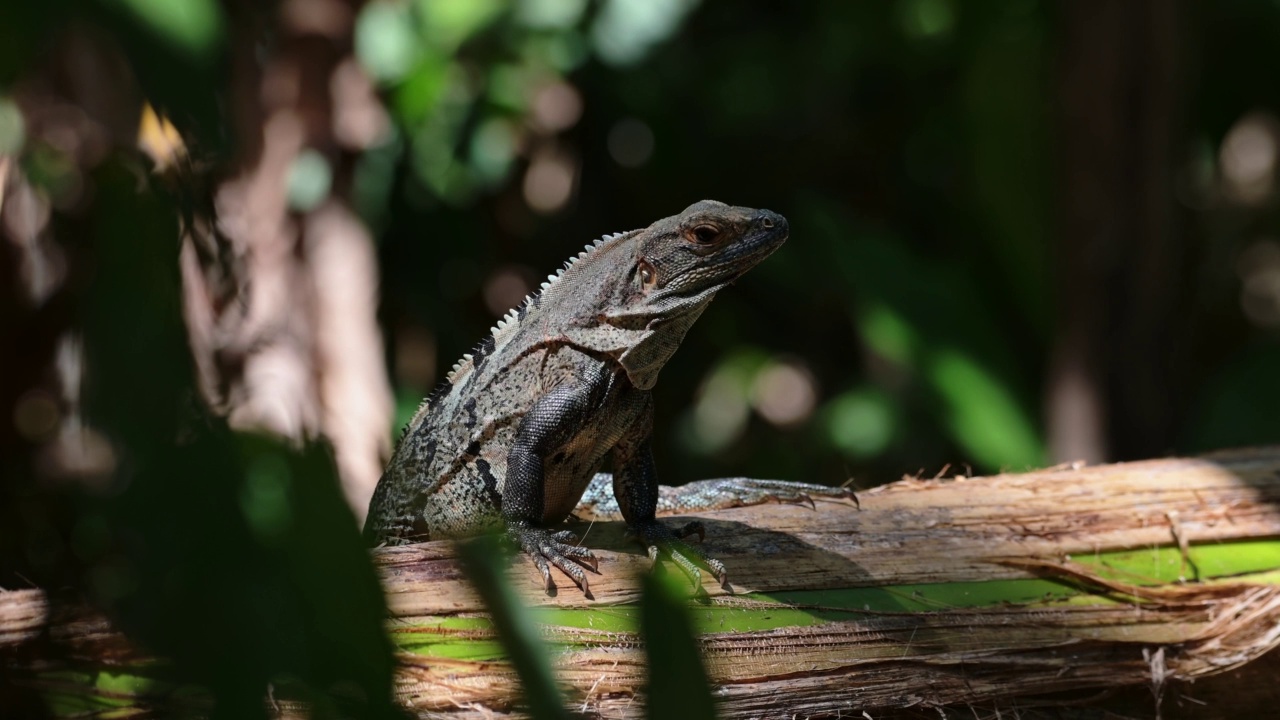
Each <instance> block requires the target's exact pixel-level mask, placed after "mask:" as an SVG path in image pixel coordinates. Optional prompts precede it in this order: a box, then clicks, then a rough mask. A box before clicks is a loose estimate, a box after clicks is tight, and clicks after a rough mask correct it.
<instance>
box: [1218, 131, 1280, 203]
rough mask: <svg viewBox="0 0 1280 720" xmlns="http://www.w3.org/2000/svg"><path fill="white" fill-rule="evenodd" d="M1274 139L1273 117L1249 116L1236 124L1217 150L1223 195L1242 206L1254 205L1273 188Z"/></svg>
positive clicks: (1275, 136) (1275, 135) (1275, 138)
mask: <svg viewBox="0 0 1280 720" xmlns="http://www.w3.org/2000/svg"><path fill="white" fill-rule="evenodd" d="M1278 146H1280V141H1278V140H1277V121H1276V118H1275V117H1274V116H1272V115H1270V114H1267V113H1260V112H1256V113H1250V114H1248V115H1245V116H1244V117H1242V118H1240V119H1239V120H1237V121H1236V124H1235V125H1233V126H1232V127H1231V129H1230V130H1228V131H1227V134H1226V137H1224V138H1223V139H1222V146H1221V147H1220V148H1219V149H1218V166H1219V169H1220V171H1221V174H1222V183H1223V194H1224V195H1225V196H1226V197H1227V198H1228V199H1231V200H1233V201H1235V202H1238V203H1240V204H1244V205H1256V204H1259V203H1261V202H1263V201H1265V200H1266V199H1267V198H1268V197H1270V196H1271V193H1272V191H1273V190H1274V189H1275V175H1276V151H1277V147H1278Z"/></svg>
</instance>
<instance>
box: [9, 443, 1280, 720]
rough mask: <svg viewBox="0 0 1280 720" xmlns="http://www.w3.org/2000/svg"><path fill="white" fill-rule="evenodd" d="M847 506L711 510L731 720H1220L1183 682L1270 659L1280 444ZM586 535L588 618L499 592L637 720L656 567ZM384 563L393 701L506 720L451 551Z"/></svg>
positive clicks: (24, 602) (13, 611) (617, 542)
mask: <svg viewBox="0 0 1280 720" xmlns="http://www.w3.org/2000/svg"><path fill="white" fill-rule="evenodd" d="M859 499H860V503H861V508H860V509H859V508H858V507H857V506H855V505H854V504H853V503H846V502H835V501H828V502H823V501H818V502H817V503H816V507H815V508H810V507H808V506H802V505H776V504H771V505H761V506H755V507H745V508H736V509H732V510H724V511H717V512H707V513H702V514H701V515H700V518H701V519H702V520H703V521H704V522H705V524H706V526H707V531H708V532H707V539H706V547H707V549H708V551H709V552H710V554H712V555H714V556H716V557H718V558H720V559H721V560H723V561H724V562H725V564H726V565H727V566H728V567H729V571H730V576H731V580H732V583H733V593H730V592H727V591H726V590H724V589H722V588H720V587H718V586H717V585H716V584H715V583H714V581H712V580H709V579H708V580H707V581H706V584H705V585H704V588H703V589H704V590H705V597H702V598H701V600H700V601H698V602H695V603H694V604H693V605H692V610H691V613H692V615H693V618H694V622H695V625H696V627H697V628H698V630H699V632H700V633H701V635H700V642H701V645H702V648H703V651H704V661H705V663H706V666H707V669H708V671H709V674H710V676H711V678H712V680H713V682H714V683H715V684H716V687H717V692H716V694H717V698H718V701H719V703H720V706H719V708H720V713H721V714H722V716H723V717H726V718H736V717H742V718H747V717H762V716H763V717H791V716H793V715H794V716H796V717H811V716H822V717H827V716H837V715H840V716H844V717H859V716H862V713H868V714H869V715H870V716H871V717H877V718H878V717H884V716H886V715H895V714H899V713H903V712H907V713H916V714H918V713H920V712H921V710H922V709H926V708H944V707H946V706H950V705H956V706H960V707H964V706H970V707H971V708H986V709H989V710H996V711H1000V710H1009V709H1016V710H1017V711H1018V712H1019V713H1021V715H1020V716H1021V717H1037V716H1041V717H1043V716H1057V715H1055V714H1053V713H1056V712H1057V711H1056V710H1053V709H1052V708H1053V707H1055V706H1061V704H1062V703H1063V702H1064V698H1066V699H1068V700H1070V701H1072V702H1073V703H1074V702H1076V701H1078V700H1079V699H1081V698H1091V697H1093V696H1094V695H1095V694H1096V693H1099V692H1102V691H1107V690H1113V689H1118V688H1125V687H1129V688H1134V687H1138V688H1143V689H1142V690H1141V693H1140V694H1138V695H1136V696H1135V695H1133V693H1132V691H1130V694H1129V695H1128V696H1125V695H1124V693H1123V692H1122V693H1121V696H1120V698H1121V700H1116V699H1115V698H1112V699H1111V700H1110V701H1108V700H1105V699H1104V700H1102V701H1097V702H1094V704H1100V705H1101V706H1103V707H1114V706H1113V705H1110V704H1109V703H1112V702H1122V701H1123V703H1122V704H1127V705H1126V706H1128V705H1133V704H1134V703H1137V704H1138V705H1139V706H1143V705H1145V706H1144V707H1139V708H1138V710H1137V712H1139V713H1140V714H1143V715H1153V714H1157V713H1163V715H1164V716H1166V717H1172V716H1178V715H1179V714H1180V713H1186V715H1187V716H1194V717H1206V716H1216V715H1218V714H1219V713H1216V712H1214V708H1213V707H1206V706H1205V705H1204V700H1202V699H1201V697H1202V695H1203V694H1202V693H1201V692H1199V688H1201V687H1205V686H1202V685H1197V686H1194V687H1192V686H1188V685H1186V683H1187V682H1189V681H1193V680H1195V679H1197V678H1203V677H1206V676H1209V675H1214V674H1218V673H1223V672H1226V671H1231V670H1235V669H1238V668H1241V667H1243V666H1245V665H1246V664H1248V663H1250V662H1251V661H1253V660H1255V659H1257V658H1259V657H1261V656H1263V655H1264V654H1266V653H1267V652H1268V651H1269V650H1271V649H1273V648H1275V647H1276V646H1277V645H1278V644H1280V540H1277V539H1276V538H1278V537H1280V447H1272V448H1258V449H1252V450H1239V451H1231V452H1224V453H1219V454H1215V455H1210V456H1206V457H1203V458H1198V459H1169V460H1152V461H1147V462H1138V463H1127V464H1119V465H1105V466H1096V467H1058V468H1052V469H1048V470H1043V471H1038V472H1033V473H1026V474H1020V475H998V476H993V477H983V478H964V477H956V478H935V479H930V480H921V479H914V478H905V479H903V480H902V481H900V482H897V483H893V484H891V485H887V486H884V487H880V488H876V489H874V490H871V491H868V492H865V493H862V494H861V496H860V498H859ZM578 531H579V534H580V535H585V542H586V544H588V545H590V546H591V547H593V548H599V550H597V554H598V556H599V558H600V565H599V568H600V573H601V574H600V575H598V576H592V592H593V594H594V600H588V599H586V598H585V597H584V596H583V594H582V593H581V592H580V591H579V590H577V589H576V588H574V587H572V586H571V585H568V583H567V581H564V582H561V586H562V587H561V589H560V592H559V593H558V594H557V595H556V596H554V597H549V596H546V595H544V594H542V593H541V591H540V578H539V577H538V576H537V573H536V571H534V570H533V568H532V565H531V564H530V563H527V562H523V561H519V562H516V563H515V564H514V566H513V567H512V569H511V577H512V579H513V583H514V585H515V586H516V588H517V590H519V591H522V592H523V594H524V595H525V597H526V598H527V602H528V604H529V605H530V606H532V612H533V613H534V615H535V617H536V619H537V620H538V621H539V622H540V623H542V625H543V627H544V629H545V636H546V638H547V640H548V641H549V642H550V644H551V645H552V646H553V647H554V648H555V649H556V654H555V657H556V664H557V670H558V673H559V677H560V679H561V681H562V683H563V684H564V685H565V687H566V689H567V690H568V692H569V693H570V697H571V698H572V702H573V703H574V707H575V708H576V709H578V710H580V711H582V712H583V713H584V714H585V715H587V716H589V717H630V716H636V715H639V714H640V713H641V710H642V707H643V701H642V698H640V697H639V694H640V690H641V687H642V685H643V683H644V666H643V657H644V656H643V652H642V650H641V649H640V648H639V647H638V646H637V636H636V634H635V629H636V623H637V617H638V613H637V612H636V607H635V602H636V600H637V584H636V582H635V578H634V576H635V574H636V573H639V572H644V571H646V569H647V566H648V560H647V559H646V558H645V557H644V555H643V554H642V553H641V552H639V550H638V548H635V547H633V546H631V545H629V544H628V543H627V542H626V541H625V539H624V538H623V527H622V526H621V524H620V523H611V522H610V523H596V524H594V525H591V526H583V527H579V528H578ZM373 557H374V561H375V563H376V564H377V566H378V567H379V569H380V571H381V573H382V576H383V579H384V584H385V587H386V590H387V598H388V603H389V607H390V611H391V615H392V619H391V621H390V623H389V624H388V629H389V631H390V632H391V633H392V634H393V636H394V637H395V640H396V642H397V644H398V645H399V647H400V649H401V652H400V660H401V669H400V671H399V681H398V693H399V700H400V701H401V702H402V703H403V704H405V705H406V706H408V707H410V708H412V709H413V710H415V711H416V712H417V713H418V714H419V716H429V715H435V714H440V715H448V716H450V717H455V716H456V717H485V716H492V715H493V714H501V713H504V712H510V711H512V710H513V708H514V706H515V704H516V703H517V701H518V697H519V690H518V683H517V681H516V679H515V677H514V675H513V673H512V672H511V670H510V668H509V666H507V665H506V663H505V662H504V661H503V660H502V658H501V651H500V649H499V648H498V645H497V643H495V642H494V636H493V633H492V631H491V629H490V626H489V624H488V622H487V620H486V619H485V618H484V616H483V608H482V607H481V606H480V604H479V602H478V601H477V599H476V595H475V594H474V593H473V592H472V590H471V588H470V587H469V586H468V584H467V583H466V582H465V580H464V579H463V577H462V574H461V572H460V570H459V568H458V565H457V563H456V562H455V555H454V551H453V548H452V546H451V545H450V544H448V543H443V542H432V543H425V544H421V545H413V546H407V547H398V548H385V549H380V550H377V551H375V552H374V555H373ZM669 571H670V572H676V571H675V570H674V569H671V570H669ZM43 607H44V605H43V597H42V595H41V593H40V592H38V591H34V590H29V591H17V592H9V593H0V651H4V652H3V655H2V656H4V657H10V658H13V657H18V655H17V654H15V653H14V652H10V651H12V650H13V649H14V648H15V647H16V646H18V645H19V644H20V643H23V642H24V641H26V640H29V639H30V638H32V637H34V636H35V635H36V634H37V633H38V632H39V629H40V628H41V627H42V625H43V624H44V623H45V622H46V619H45V618H44V616H43V615H44V611H43ZM49 638H50V639H51V640H52V641H53V642H54V643H58V644H60V645H63V646H64V649H65V650H67V651H68V652H69V654H70V656H72V657H77V658H85V659H88V660H91V661H92V662H93V663H96V665H97V666H98V667H101V668H104V669H105V668H108V667H111V666H115V667H113V669H112V673H113V676H114V677H116V678H119V677H120V675H121V673H125V674H127V673H128V670H127V668H128V667H135V668H136V667H137V666H136V664H135V663H137V662H138V661H140V660H144V659H145V658H142V657H139V656H138V655H137V654H136V653H134V652H133V651H131V650H130V649H129V647H128V644H127V642H126V641H125V640H124V638H122V637H121V636H119V635H118V634H116V633H114V632H113V631H111V629H110V628H109V627H108V626H107V624H106V623H105V621H103V620H101V619H99V618H96V617H95V616H94V615H93V614H92V613H88V612H86V613H85V614H84V615H80V616H78V617H67V618H55V619H54V620H53V622H52V626H51V628H50V632H49ZM1275 657H1276V654H1275V653H1272V655H1271V656H1270V658H1269V662H1271V663H1272V666H1274V663H1275ZM26 660H27V661H28V663H29V664H28V665H26V666H25V667H23V668H22V670H23V672H24V676H23V677H24V679H23V680H22V682H24V683H31V684H35V685H37V686H39V687H41V688H43V690H44V691H45V692H46V693H48V694H59V693H61V694H63V695H65V694H67V693H78V695H79V696H80V698H81V700H82V701H83V702H82V704H81V707H85V706H86V705H85V704H84V703H89V702H90V701H91V700H93V699H95V698H97V699H99V700H102V701H103V702H105V701H106V699H107V693H106V691H105V690H102V689H101V684H100V683H99V685H97V686H95V684H94V681H93V677H92V675H89V676H87V677H86V678H85V680H86V682H84V683H83V684H82V685H80V686H77V687H75V688H69V687H68V685H67V681H66V677H67V676H66V674H65V673H64V674H59V673H58V672H56V669H55V668H46V667H42V666H41V665H40V664H39V663H38V662H34V663H32V662H31V658H30V655H29V653H28V654H27V656H26ZM121 664H124V665H125V666H126V669H123V670H122V669H121V668H120V667H119V665H121ZM1248 673H1249V670H1248V669H1246V671H1245V674H1242V675H1240V676H1239V677H1240V678H1241V679H1240V680H1239V681H1238V684H1237V685H1236V686H1233V685H1231V684H1230V682H1229V681H1219V682H1217V683H1211V684H1210V685H1209V686H1207V688H1208V690H1209V695H1208V697H1210V698H1214V697H1217V698H1222V697H1234V698H1235V699H1236V700H1237V701H1239V700H1240V699H1241V698H1244V699H1245V701H1246V702H1254V703H1255V705H1254V706H1251V707H1253V708H1254V709H1255V710H1257V711H1261V708H1262V706H1263V704H1264V703H1274V701H1275V700H1276V698H1275V694H1276V693H1275V691H1274V690H1271V691H1269V692H1268V691H1267V686H1266V685H1259V684H1258V682H1257V679H1256V677H1255V676H1256V673H1254V675H1249V674H1248ZM1250 677H1253V678H1254V679H1253V680H1250V679H1249V678H1250ZM1224 682H1226V684H1225V685H1224ZM125 686H127V685H125ZM121 687H122V684H121V683H119V682H116V683H114V684H113V686H112V689H111V693H110V699H111V700H112V702H113V703H114V704H113V705H111V707H114V708H117V709H118V708H119V707H120V699H121V697H124V698H125V700H126V705H127V706H128V707H135V708H143V709H145V708H156V707H157V703H162V702H164V700H163V698H162V697H160V695H162V692H161V691H160V690H157V689H156V688H155V687H154V686H152V687H150V688H149V689H147V690H146V691H144V692H139V693H137V694H136V695H131V694H130V693H129V692H127V691H124V692H122V691H121V689H120V688H121ZM1224 687H1225V688H1226V689H1225V690H1224V689H1223V688H1224ZM1233 687H1235V688H1236V689H1237V690H1239V693H1234V692H1232V688H1233ZM1214 688H1216V690H1214ZM1147 689H1149V690H1151V691H1152V692H1150V693H1148V692H1147ZM1064 693H1065V695H1064ZM1126 697H1127V698H1128V699H1127V700H1125V699H1124V698H1126ZM1135 697H1136V698H1137V699H1136V700H1135V699H1134V698H1135ZM1046 698H1048V699H1046ZM1248 698H1253V700H1252V701H1250V700H1248ZM89 706H90V707H93V706H92V705H89ZM278 706H279V707H280V708H281V711H282V712H284V713H286V714H287V713H288V712H289V710H290V706H289V705H288V704H287V703H283V704H278ZM98 707H102V708H104V709H105V707H107V706H106V705H101V706H98ZM1036 708H1041V710H1040V711H1039V712H1041V713H1042V714H1040V715H1037V714H1036V712H1037V711H1036ZM1045 708H1049V709H1045ZM1248 710H1249V708H1247V707H1246V708H1241V707H1238V706H1233V707H1232V708H1231V713H1229V714H1224V715H1223V716H1227V715H1231V714H1236V715H1238V714H1240V713H1244V714H1246V715H1247V714H1248ZM931 712H932V711H931ZM965 712H966V713H968V712H969V711H968V710H967V709H966V710H965ZM913 716H914V715H913ZM928 716H930V717H932V716H934V715H932V714H931V715H928Z"/></svg>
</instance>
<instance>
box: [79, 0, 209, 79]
mask: <svg viewBox="0 0 1280 720" xmlns="http://www.w3.org/2000/svg"><path fill="white" fill-rule="evenodd" d="M99 1H100V2H102V3H103V4H105V5H108V6H114V7H117V8H120V9H122V10H124V11H125V12H127V13H128V14H129V15H131V16H132V17H133V18H135V19H136V20H137V21H138V23H139V24H140V25H141V26H143V27H145V28H147V30H148V31H149V32H150V33H151V34H152V35H154V36H155V37H156V38H158V39H160V40H161V41H162V42H164V43H165V44H166V45H168V46H169V47H171V48H172V49H174V50H177V51H179V52H182V53H184V54H186V55H187V56H189V57H190V58H192V59H197V60H200V61H201V62H203V63H208V62H210V61H212V60H213V57H214V55H215V53H217V52H218V50H219V49H220V46H221V44H222V42H223V34H224V32H225V29H224V28H225V24H226V23H225V21H224V20H223V16H222V8H220V7H219V6H218V4H217V3H216V2H214V0H99Z"/></svg>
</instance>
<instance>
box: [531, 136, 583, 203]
mask: <svg viewBox="0 0 1280 720" xmlns="http://www.w3.org/2000/svg"><path fill="white" fill-rule="evenodd" d="M577 176H578V166H577V162H575V161H574V160H573V159H572V158H570V157H569V156H568V155H566V154H564V153H562V152H559V151H555V150H544V151H541V152H539V153H537V154H536V155H534V156H533V160H532V161H531V162H530V163H529V170H528V172H526V173H525V176H524V200H525V202H526V203H528V204H529V207H530V208H531V209H533V210H534V211H535V212H539V213H543V214H550V213H553V212H556V211H557V210H560V209H561V208H563V207H564V206H565V205H568V204H569V200H570V199H571V198H572V197H573V191H574V186H575V185H576V183H577Z"/></svg>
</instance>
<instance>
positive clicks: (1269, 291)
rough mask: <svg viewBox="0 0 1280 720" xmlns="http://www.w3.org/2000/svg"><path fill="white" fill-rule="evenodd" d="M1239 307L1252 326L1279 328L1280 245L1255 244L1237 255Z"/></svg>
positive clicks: (1261, 242) (1261, 241) (1266, 242)
mask: <svg viewBox="0 0 1280 720" xmlns="http://www.w3.org/2000/svg"><path fill="white" fill-rule="evenodd" d="M1236 272H1237V273H1238V274H1239V276H1240V307H1241V309H1242V310H1243V311H1244V314H1245V317H1247V318H1248V319H1249V321H1250V322H1252V323H1253V324H1254V325H1260V326H1263V327H1280V242H1276V241H1275V240H1273V239H1264V240H1257V241H1255V242H1254V243H1253V244H1251V245H1249V246H1248V247H1246V248H1245V249H1244V252H1241V253H1240V258H1239V259H1238V260H1237V262H1236Z"/></svg>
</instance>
